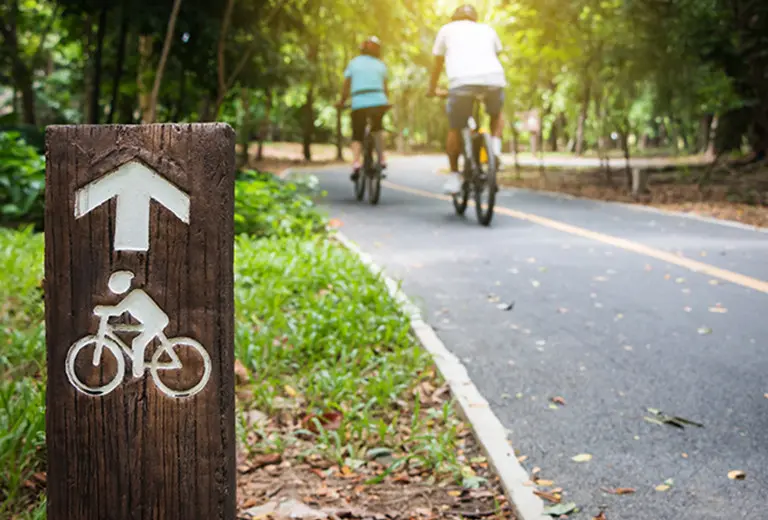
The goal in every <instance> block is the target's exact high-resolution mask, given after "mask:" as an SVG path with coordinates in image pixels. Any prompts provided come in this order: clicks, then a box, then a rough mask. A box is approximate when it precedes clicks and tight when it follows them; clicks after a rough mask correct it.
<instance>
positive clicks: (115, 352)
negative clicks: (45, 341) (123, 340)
mask: <svg viewBox="0 0 768 520" xmlns="http://www.w3.org/2000/svg"><path fill="white" fill-rule="evenodd" d="M89 346H93V348H94V353H93V355H92V356H90V359H88V358H87V357H86V358H83V357H82V356H81V357H80V359H82V360H83V361H84V363H80V364H79V365H78V356H79V355H80V353H81V352H83V350H85V349H86V348H87V347H89ZM104 350H107V351H109V352H110V353H111V354H112V357H114V358H115V374H114V375H113V376H108V375H107V376H105V374H104V365H105V364H106V363H104ZM86 360H87V361H86ZM89 365H90V366H91V367H92V368H91V370H90V374H88V376H87V377H81V376H80V375H78V368H84V367H88V366H89ZM96 368H98V370H94V369H96ZM64 370H65V372H66V374H67V379H69V382H70V383H72V386H74V387H75V388H77V389H78V390H80V391H81V392H83V393H84V394H88V395H93V396H101V395H107V394H108V393H110V392H111V391H112V390H114V389H115V388H117V387H118V385H119V384H120V383H121V382H122V381H123V376H125V358H124V357H123V352H122V350H120V347H119V346H118V345H117V344H116V343H115V342H114V341H112V340H111V339H109V338H103V339H101V338H99V337H98V336H86V337H85V338H83V339H81V340H80V341H78V342H77V343H75V344H74V345H72V346H71V347H70V348H69V352H67V359H66V362H65V368H64ZM80 372H81V374H82V372H83V370H80ZM91 379H94V380H98V381H99V382H101V383H104V381H105V380H106V382H105V383H104V384H97V385H95V386H92V383H91V384H89V383H88V382H87V381H89V380H91Z"/></svg>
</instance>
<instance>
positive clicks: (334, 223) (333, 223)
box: [328, 218, 344, 228]
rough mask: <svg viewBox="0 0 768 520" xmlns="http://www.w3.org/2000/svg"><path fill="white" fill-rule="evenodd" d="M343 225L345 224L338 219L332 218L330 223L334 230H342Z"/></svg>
mask: <svg viewBox="0 0 768 520" xmlns="http://www.w3.org/2000/svg"><path fill="white" fill-rule="evenodd" d="M343 225H344V223H343V222H342V221H341V220H339V219H337V218H332V219H331V220H329V221H328V226H329V227H332V228H340V227H341V226H343Z"/></svg>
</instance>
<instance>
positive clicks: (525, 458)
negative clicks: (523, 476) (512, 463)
mask: <svg viewBox="0 0 768 520" xmlns="http://www.w3.org/2000/svg"><path fill="white" fill-rule="evenodd" d="M526 460H528V455H520V456H519V457H518V458H517V462H525V461H526Z"/></svg>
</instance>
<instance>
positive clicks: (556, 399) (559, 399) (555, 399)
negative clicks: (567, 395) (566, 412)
mask: <svg viewBox="0 0 768 520" xmlns="http://www.w3.org/2000/svg"><path fill="white" fill-rule="evenodd" d="M551 401H552V402H553V403H555V404H559V405H562V406H565V399H563V398H562V397H560V396H559V395H558V396H555V397H553V398H552V399H551Z"/></svg>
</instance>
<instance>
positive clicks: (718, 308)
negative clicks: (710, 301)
mask: <svg viewBox="0 0 768 520" xmlns="http://www.w3.org/2000/svg"><path fill="white" fill-rule="evenodd" d="M709 312H715V313H718V314H725V313H726V312H728V309H726V308H725V307H721V306H720V304H717V305H715V306H714V307H710V308H709Z"/></svg>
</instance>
